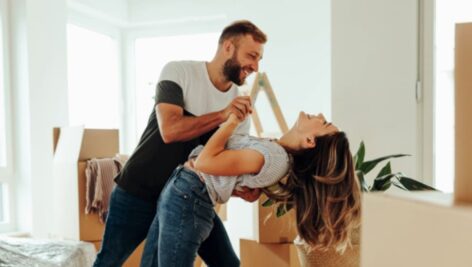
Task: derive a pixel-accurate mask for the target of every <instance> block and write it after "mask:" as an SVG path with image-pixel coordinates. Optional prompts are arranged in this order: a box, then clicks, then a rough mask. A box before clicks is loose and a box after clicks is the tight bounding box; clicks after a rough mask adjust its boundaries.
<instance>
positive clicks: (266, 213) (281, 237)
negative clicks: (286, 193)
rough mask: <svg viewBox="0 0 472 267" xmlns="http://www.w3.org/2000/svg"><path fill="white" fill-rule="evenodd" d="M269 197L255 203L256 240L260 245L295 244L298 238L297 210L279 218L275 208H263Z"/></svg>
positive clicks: (263, 196) (263, 197)
mask: <svg viewBox="0 0 472 267" xmlns="http://www.w3.org/2000/svg"><path fill="white" fill-rule="evenodd" d="M266 199H267V196H265V195H262V196H261V198H260V199H259V200H258V201H257V202H255V203H254V220H255V221H254V234H255V236H254V239H255V240H256V241H257V242H259V243H293V240H294V239H295V237H296V236H297V224H296V219H295V210H294V209H292V210H291V211H290V212H289V213H287V214H285V215H283V216H282V217H279V218H277V216H276V214H275V209H274V208H273V207H263V206H262V203H264V201H265V200H266Z"/></svg>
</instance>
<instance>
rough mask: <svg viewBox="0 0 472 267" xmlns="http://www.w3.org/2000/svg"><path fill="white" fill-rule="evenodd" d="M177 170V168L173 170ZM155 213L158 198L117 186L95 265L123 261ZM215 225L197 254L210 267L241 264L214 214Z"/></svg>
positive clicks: (114, 263)
mask: <svg viewBox="0 0 472 267" xmlns="http://www.w3.org/2000/svg"><path fill="white" fill-rule="evenodd" d="M178 170H179V169H176V171H174V174H175V173H176V172H177V171H178ZM173 176H174V175H172V177H173ZM155 217H157V216H156V202H154V201H146V200H143V199H141V198H138V197H135V196H133V195H131V194H129V193H127V192H126V191H124V190H123V189H121V188H120V187H118V186H117V187H115V189H114V190H113V192H112V194H111V197H110V207H109V212H108V217H107V221H106V225H105V233H104V235H103V240H102V247H101V249H100V252H99V253H98V255H97V259H96V260H95V263H94V265H93V266H94V267H107V266H113V267H115V266H121V265H123V263H124V262H125V261H126V259H127V258H128V257H129V256H130V255H131V253H133V251H134V250H135V249H136V247H137V246H138V245H139V244H140V243H141V242H142V241H143V240H144V239H145V238H146V236H147V234H148V230H149V227H150V226H151V223H152V222H153V220H154V218H155ZM213 225H214V227H213V229H212V231H211V233H210V236H209V237H208V239H207V240H205V242H203V243H202V244H201V246H200V250H199V251H198V254H199V255H200V257H201V258H202V259H203V260H204V261H205V263H206V264H207V265H208V266H209V267H213V266H239V259H238V258H237V256H236V254H235V253H234V250H233V247H232V246H231V243H230V241H229V238H228V235H227V233H226V230H225V228H224V226H223V223H222V222H221V220H220V218H219V217H218V216H215V217H214V220H213ZM147 243H149V242H147ZM146 246H147V244H146ZM145 255H146V252H144V253H143V260H144V259H145V257H144V256H145Z"/></svg>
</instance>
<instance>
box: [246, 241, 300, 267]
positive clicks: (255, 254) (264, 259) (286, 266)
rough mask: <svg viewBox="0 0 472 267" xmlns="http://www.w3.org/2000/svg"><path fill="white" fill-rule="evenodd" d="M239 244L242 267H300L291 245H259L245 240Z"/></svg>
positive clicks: (293, 246)
mask: <svg viewBox="0 0 472 267" xmlns="http://www.w3.org/2000/svg"><path fill="white" fill-rule="evenodd" d="M239 244H240V254H241V266H242V267H262V266H270V267H300V263H299V260H298V254H297V249H296V247H295V245H293V244H290V243H287V244H260V243H257V242H256V241H254V240H246V239H241V240H240V243H239Z"/></svg>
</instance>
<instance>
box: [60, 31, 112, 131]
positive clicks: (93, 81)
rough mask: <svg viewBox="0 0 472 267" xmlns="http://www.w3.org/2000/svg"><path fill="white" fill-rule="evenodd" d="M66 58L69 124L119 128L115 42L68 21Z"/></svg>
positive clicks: (106, 36)
mask: <svg viewBox="0 0 472 267" xmlns="http://www.w3.org/2000/svg"><path fill="white" fill-rule="evenodd" d="M67 61H68V62H67V64H68V73H67V75H68V86H69V122H70V124H71V125H85V127H87V128H118V127H119V121H120V114H119V110H118V103H119V102H118V99H119V95H120V93H119V76H118V74H119V67H118V49H117V42H116V41H115V40H114V39H113V38H111V37H110V36H108V35H104V34H101V33H98V32H94V31H91V30H88V29H85V28H81V27H78V26H76V25H73V24H68V25H67Z"/></svg>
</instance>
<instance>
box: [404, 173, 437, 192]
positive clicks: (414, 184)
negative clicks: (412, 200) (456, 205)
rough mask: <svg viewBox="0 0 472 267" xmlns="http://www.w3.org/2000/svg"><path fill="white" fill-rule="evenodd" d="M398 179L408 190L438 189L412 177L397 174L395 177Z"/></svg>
mask: <svg viewBox="0 0 472 267" xmlns="http://www.w3.org/2000/svg"><path fill="white" fill-rule="evenodd" d="M397 179H398V182H399V183H400V184H401V185H402V186H404V187H405V188H406V189H407V190H408V191H424V190H426V191H431V190H432V191H438V190H437V189H435V188H433V187H431V186H429V185H426V184H423V183H422V182H419V181H416V180H414V179H412V178H409V177H406V176H403V175H401V174H400V175H399V176H398V177H397Z"/></svg>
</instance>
